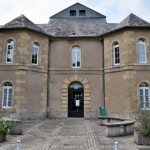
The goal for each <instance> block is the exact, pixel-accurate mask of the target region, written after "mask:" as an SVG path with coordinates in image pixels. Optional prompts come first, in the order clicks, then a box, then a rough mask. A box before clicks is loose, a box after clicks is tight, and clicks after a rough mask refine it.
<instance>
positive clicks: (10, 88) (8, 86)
mask: <svg viewBox="0 0 150 150" xmlns="http://www.w3.org/2000/svg"><path fill="white" fill-rule="evenodd" d="M5 90H6V92H7V94H6V100H4V98H5V94H4V91H5ZM10 90H11V91H12V93H11V94H10V93H9V92H10ZM10 95H11V99H10ZM12 96H13V88H12V85H3V96H2V108H11V107H12ZM9 99H10V100H9ZM4 101H6V106H4ZM9 101H11V106H9V105H8V102H9Z"/></svg>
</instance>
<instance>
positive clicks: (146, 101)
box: [139, 82, 150, 108]
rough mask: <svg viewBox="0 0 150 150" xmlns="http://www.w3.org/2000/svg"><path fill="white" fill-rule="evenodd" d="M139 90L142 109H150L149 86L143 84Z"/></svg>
mask: <svg viewBox="0 0 150 150" xmlns="http://www.w3.org/2000/svg"><path fill="white" fill-rule="evenodd" d="M139 90H140V91H139V94H140V95H139V97H140V108H150V97H149V96H150V94H149V85H148V84H147V83H146V82H143V83H141V84H140V87H139Z"/></svg>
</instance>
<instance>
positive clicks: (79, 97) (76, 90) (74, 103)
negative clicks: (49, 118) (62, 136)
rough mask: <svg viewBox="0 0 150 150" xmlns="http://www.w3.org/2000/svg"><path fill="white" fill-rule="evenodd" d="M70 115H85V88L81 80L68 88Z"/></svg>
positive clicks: (81, 116)
mask: <svg viewBox="0 0 150 150" xmlns="http://www.w3.org/2000/svg"><path fill="white" fill-rule="evenodd" d="M68 117H80V118H83V117H84V88H83V85H82V84H81V83H79V82H73V83H71V84H70V86H69V88H68Z"/></svg>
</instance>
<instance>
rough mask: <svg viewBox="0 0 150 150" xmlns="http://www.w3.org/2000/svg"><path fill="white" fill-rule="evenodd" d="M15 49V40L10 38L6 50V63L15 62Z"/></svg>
mask: <svg viewBox="0 0 150 150" xmlns="http://www.w3.org/2000/svg"><path fill="white" fill-rule="evenodd" d="M13 50H14V41H13V40H8V41H7V50H6V63H12V62H13Z"/></svg>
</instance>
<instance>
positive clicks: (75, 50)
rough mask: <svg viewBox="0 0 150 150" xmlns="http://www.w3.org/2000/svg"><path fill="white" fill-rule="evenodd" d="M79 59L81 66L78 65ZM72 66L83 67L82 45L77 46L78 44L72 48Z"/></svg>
mask: <svg viewBox="0 0 150 150" xmlns="http://www.w3.org/2000/svg"><path fill="white" fill-rule="evenodd" d="M78 54H79V56H78ZM78 59H79V63H80V65H79V66H78ZM74 60H75V61H74ZM74 63H75V66H73V64H74ZM72 68H81V49H80V47H77V46H76V47H73V48H72Z"/></svg>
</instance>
